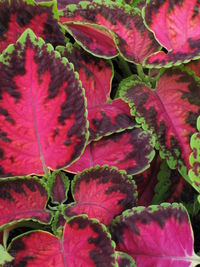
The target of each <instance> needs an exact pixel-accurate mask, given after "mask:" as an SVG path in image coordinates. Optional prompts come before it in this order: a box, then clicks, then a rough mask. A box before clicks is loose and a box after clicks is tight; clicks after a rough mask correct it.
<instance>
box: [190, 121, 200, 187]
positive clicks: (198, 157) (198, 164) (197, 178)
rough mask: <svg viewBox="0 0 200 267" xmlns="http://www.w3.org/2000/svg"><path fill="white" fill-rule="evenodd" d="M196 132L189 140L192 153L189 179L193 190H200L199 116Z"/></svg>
mask: <svg viewBox="0 0 200 267" xmlns="http://www.w3.org/2000/svg"><path fill="white" fill-rule="evenodd" d="M197 130H198V132H196V133H194V134H193V135H192V137H191V140H190V146H191V149H192V152H191V154H190V158H189V160H190V165H191V168H190V170H189V177H190V179H191V181H192V183H193V185H194V187H195V188H198V190H200V189H199V188H200V116H199V117H198V119H197Z"/></svg>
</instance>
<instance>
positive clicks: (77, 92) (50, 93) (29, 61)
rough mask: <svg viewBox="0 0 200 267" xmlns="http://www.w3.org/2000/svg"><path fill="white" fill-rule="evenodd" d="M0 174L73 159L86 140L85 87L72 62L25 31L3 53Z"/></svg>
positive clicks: (59, 164) (58, 165) (0, 65)
mask: <svg viewBox="0 0 200 267" xmlns="http://www.w3.org/2000/svg"><path fill="white" fill-rule="evenodd" d="M0 72H1V77H0V92H1V99H0V129H1V130H0V152H1V153H0V166H1V168H0V173H1V175H2V176H8V175H24V174H30V173H37V174H41V173H43V172H44V171H43V169H44V170H46V169H47V168H52V169H57V168H61V167H63V166H66V165H69V164H71V162H73V161H74V160H75V159H76V158H77V157H79V156H80V154H81V153H82V150H83V148H84V145H85V142H86V138H87V137H86V134H87V120H86V114H85V113H86V107H85V99H84V95H83V91H82V88H81V86H80V84H79V81H78V79H77V77H76V75H75V74H74V72H73V69H72V67H71V65H70V64H69V63H68V61H67V60H66V59H65V58H61V57H60V55H59V53H58V52H54V50H53V48H52V46H51V45H46V44H45V43H44V41H43V40H42V39H37V38H36V37H35V35H34V34H33V32H32V31H31V30H26V31H25V32H24V34H23V35H22V36H21V38H20V39H19V40H18V42H17V44H16V45H15V46H14V45H12V46H10V47H8V49H7V50H5V51H4V52H3V54H2V55H1V57H0Z"/></svg>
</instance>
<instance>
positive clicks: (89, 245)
mask: <svg viewBox="0 0 200 267" xmlns="http://www.w3.org/2000/svg"><path fill="white" fill-rule="evenodd" d="M9 251H10V253H11V255H14V256H15V258H14V261H13V266H22V265H23V264H24V263H25V264H26V265H27V266H33V267H34V266H35V267H36V266H37V267H43V266H44V264H45V266H59V267H64V266H69V267H70V266H87V267H95V266H102V267H114V266H117V264H116V259H115V254H114V244H113V242H112V241H111V239H110V235H109V234H108V233H107V230H106V228H105V226H103V225H101V224H100V223H99V222H98V221H96V220H91V219H88V218H87V217H85V216H78V217H74V218H72V219H71V220H69V221H68V223H66V224H65V227H64V233H63V236H62V237H61V238H60V239H58V238H57V237H55V236H54V235H52V234H51V233H49V232H45V231H34V232H29V233H27V234H24V235H22V236H20V237H18V238H15V239H14V241H12V243H11V246H10V247H9Z"/></svg>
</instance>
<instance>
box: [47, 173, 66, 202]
mask: <svg viewBox="0 0 200 267" xmlns="http://www.w3.org/2000/svg"><path fill="white" fill-rule="evenodd" d="M48 189H49V192H50V194H49V195H50V197H51V198H52V200H53V202H55V203H59V204H61V203H63V202H65V201H66V200H67V193H68V191H69V178H68V177H67V175H66V174H65V173H64V172H62V171H54V172H53V173H51V175H50V177H49V180H48Z"/></svg>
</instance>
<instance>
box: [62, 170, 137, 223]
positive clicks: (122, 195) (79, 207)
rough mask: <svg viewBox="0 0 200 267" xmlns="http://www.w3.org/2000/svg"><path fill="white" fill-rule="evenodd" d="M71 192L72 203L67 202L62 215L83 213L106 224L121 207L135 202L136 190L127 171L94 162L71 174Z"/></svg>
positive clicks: (119, 212)
mask: <svg viewBox="0 0 200 267" xmlns="http://www.w3.org/2000/svg"><path fill="white" fill-rule="evenodd" d="M72 192H73V197H74V200H75V203H73V204H70V205H68V207H67V208H66V209H65V211H64V212H65V215H66V216H67V217H71V216H74V215H79V214H82V213H86V214H87V215H88V217H89V218H96V219H98V220H99V221H100V222H102V223H104V224H105V225H108V224H109V223H110V222H111V221H112V220H113V218H114V217H115V216H117V215H119V214H121V212H122V211H123V210H126V209H128V208H131V207H133V206H135V205H136V201H137V190H136V186H135V183H134V181H133V180H131V179H130V177H128V176H127V175H126V172H119V171H118V170H117V169H116V168H109V167H107V166H103V167H100V166H96V167H95V168H91V169H89V170H85V171H84V172H82V173H79V174H78V175H76V176H75V177H74V180H73V182H72Z"/></svg>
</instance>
